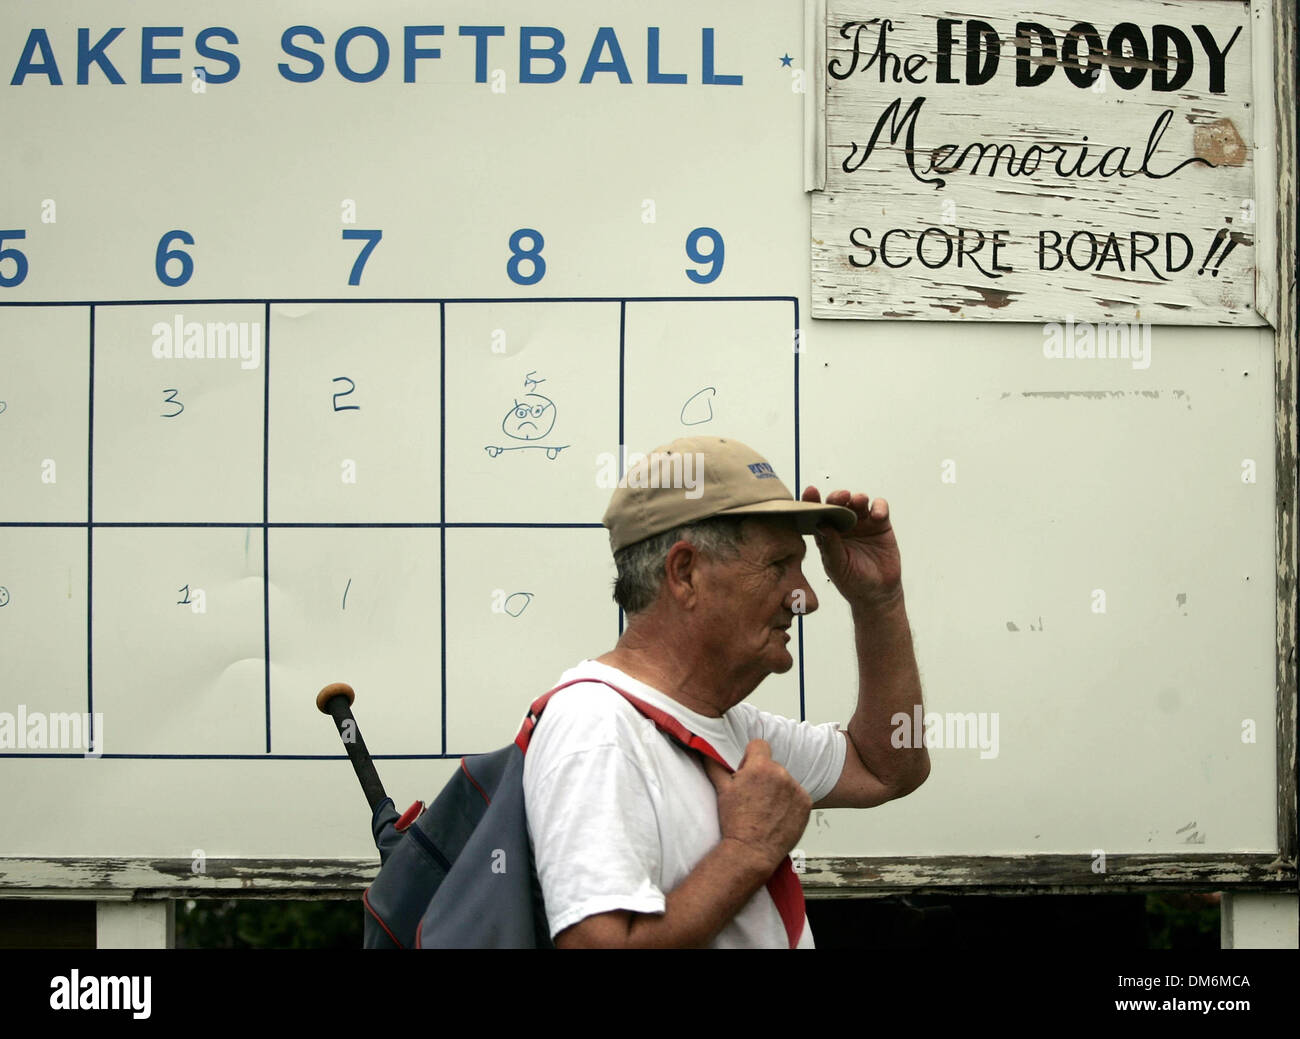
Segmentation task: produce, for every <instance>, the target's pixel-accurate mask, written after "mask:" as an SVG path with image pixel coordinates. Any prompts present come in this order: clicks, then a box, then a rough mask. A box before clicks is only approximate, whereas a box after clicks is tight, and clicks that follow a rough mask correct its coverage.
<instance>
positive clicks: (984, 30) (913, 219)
mask: <svg viewBox="0 0 1300 1039" xmlns="http://www.w3.org/2000/svg"><path fill="white" fill-rule="evenodd" d="M1250 35H1251V33H1250V22H1249V8H1248V5H1246V4H1244V3H1236V2H1220V0H1211V2H1204V0H1201V2H1191V0H1183V2H1172V3H1143V4H1133V3H1118V2H1115V0H1099V2H1097V3H1093V4H1089V5H1087V7H1086V8H1084V7H1079V8H1070V7H1053V8H1051V9H1050V10H1041V9H1040V10H1026V9H1024V8H1022V7H1017V6H1014V5H1009V4H1004V3H998V2H997V0H994V2H993V3H990V4H988V5H987V6H986V7H982V8H981V7H977V8H975V9H973V10H968V9H962V11H950V10H949V9H947V8H941V7H939V6H938V5H934V4H927V5H920V6H918V5H916V4H914V3H899V2H894V0H885V2H878V3H866V2H865V0H853V2H844V0H832V2H831V4H830V7H829V10H828V14H827V19H826V36H825V39H826V50H825V53H824V54H823V55H822V57H823V60H824V64H823V66H822V71H823V72H824V81H825V91H824V97H825V113H824V115H825V144H826V177H825V190H823V191H820V192H817V193H815V194H814V196H813V206H812V239H813V244H812V297H813V298H812V311H813V316H814V317H826V318H913V319H918V320H946V319H951V318H970V319H983V320H997V321H1039V320H1042V321H1061V320H1064V319H1066V318H1070V319H1073V320H1077V321H1083V320H1087V321H1097V320H1102V321H1125V322H1143V323H1154V324H1259V323H1261V319H1260V317H1259V316H1258V314H1257V313H1256V310H1255V267H1256V258H1255V236H1256V230H1255V219H1256V212H1255V210H1256V203H1255V199H1256V194H1257V189H1256V186H1255V179H1254V178H1255V170H1254V165H1253V161H1252V159H1253V155H1254V149H1255V127H1254V119H1253V112H1254V108H1253V107H1252V104H1251V97H1252V86H1251V38H1250Z"/></svg>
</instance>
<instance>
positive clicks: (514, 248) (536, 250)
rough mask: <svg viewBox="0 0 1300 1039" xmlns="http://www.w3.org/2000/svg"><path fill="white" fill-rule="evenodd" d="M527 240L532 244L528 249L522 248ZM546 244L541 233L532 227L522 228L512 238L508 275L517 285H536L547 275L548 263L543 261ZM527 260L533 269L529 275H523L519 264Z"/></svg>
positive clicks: (507, 264)
mask: <svg viewBox="0 0 1300 1039" xmlns="http://www.w3.org/2000/svg"><path fill="white" fill-rule="evenodd" d="M525 238H527V239H528V240H529V242H530V243H531V244H530V245H529V246H528V248H527V249H525V248H523V247H522V243H523V240H524V239H525ZM545 244H546V241H545V239H543V238H542V234H541V232H540V231H534V230H533V229H532V228H531V227H521V228H520V229H519V230H518V231H516V232H515V233H514V234H512V235H511V236H510V259H509V261H508V262H507V263H506V273H507V274H508V275H510V280H511V281H513V282H514V283H515V284H516V285H536V284H537V283H538V282H539V281H541V280H542V275H544V274H545V273H546V261H545V260H543V259H542V246H544V245H545ZM523 260H527V261H528V263H529V266H530V268H531V272H530V273H529V274H521V273H520V271H519V264H520V262H521V261H523Z"/></svg>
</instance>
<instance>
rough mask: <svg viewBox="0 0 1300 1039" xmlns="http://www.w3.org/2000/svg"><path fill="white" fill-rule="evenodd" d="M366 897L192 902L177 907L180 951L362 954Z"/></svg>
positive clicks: (197, 900)
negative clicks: (344, 951) (352, 951)
mask: <svg viewBox="0 0 1300 1039" xmlns="http://www.w3.org/2000/svg"><path fill="white" fill-rule="evenodd" d="M364 911H365V910H364V909H362V907H361V898H360V896H357V897H356V898H349V899H329V900H326V901H320V902H293V901H286V900H282V899H242V900H235V899H223V900H216V899H192V900H190V901H187V902H177V903H176V947H177V948H185V949H360V948H361V928H362V917H361V914H362V913H363V912H364Z"/></svg>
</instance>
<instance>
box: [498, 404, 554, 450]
mask: <svg viewBox="0 0 1300 1039" xmlns="http://www.w3.org/2000/svg"><path fill="white" fill-rule="evenodd" d="M554 426H555V403H554V402H553V401H552V400H551V399H550V398H548V397H543V396H542V395H541V394H540V393H525V394H524V396H523V399H522V400H518V399H517V400H516V401H515V404H514V407H512V408H511V409H510V410H509V411H507V412H506V417H505V419H504V420H503V421H502V423H501V431H502V432H503V433H505V435H506V436H508V437H510V438H512V439H514V440H541V439H542V437H544V436H546V434H547V433H549V432H550V431H551V430H552V429H553V428H554Z"/></svg>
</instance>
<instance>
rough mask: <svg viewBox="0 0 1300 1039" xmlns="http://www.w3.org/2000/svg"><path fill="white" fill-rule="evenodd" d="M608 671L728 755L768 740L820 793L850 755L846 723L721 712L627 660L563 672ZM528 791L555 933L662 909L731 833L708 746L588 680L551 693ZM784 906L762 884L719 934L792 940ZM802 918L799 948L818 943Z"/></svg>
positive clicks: (532, 834)
mask: <svg viewBox="0 0 1300 1039" xmlns="http://www.w3.org/2000/svg"><path fill="white" fill-rule="evenodd" d="M574 678H602V679H605V680H607V681H609V682H612V683H613V684H614V685H616V686H618V687H619V688H620V689H624V690H626V691H627V692H629V693H631V694H632V695H633V696H635V697H637V698H638V699H640V700H644V701H645V702H646V703H648V704H651V705H652V706H655V707H659V708H662V709H663V710H664V711H665V712H667V713H668V714H670V715H672V716H673V717H675V718H677V719H678V720H679V721H680V722H681V723H682V724H683V725H685V726H686V727H687V728H688V729H690V730H691V731H692V732H694V733H696V734H697V735H699V736H701V737H702V738H704V739H705V740H707V741H708V742H709V743H710V744H711V745H712V746H713V748H714V749H715V750H717V752H718V753H719V754H720V755H721V756H722V757H723V758H724V759H725V760H726V761H727V763H728V764H729V765H731V767H732V768H735V767H736V766H737V765H739V764H740V761H741V758H742V757H743V756H744V753H745V747H746V745H747V744H748V743H749V741H750V740H754V739H761V740H766V741H767V742H768V743H770V744H771V746H772V759H773V760H774V761H776V762H778V763H780V764H781V765H783V766H784V767H785V768H786V770H787V771H789V773H790V774H791V776H793V777H794V779H795V780H797V781H798V782H799V783H800V784H801V785H802V786H803V788H804V789H805V790H807V791H808V795H809V797H811V798H812V799H813V801H814V802H816V801H819V800H820V799H821V798H823V797H825V796H826V794H828V793H829V792H830V791H831V789H832V788H833V787H834V786H835V784H836V782H838V780H839V777H840V773H841V771H842V770H843V768H844V751H845V743H844V734H843V733H842V732H840V731H839V727H838V726H837V725H836V724H834V723H828V724H825V725H810V724H808V723H807V722H796V721H794V720H792V719H790V718H783V717H781V716H779V715H774V714H768V713H766V712H765V711H760V710H758V708H756V707H752V706H751V705H749V704H746V703H740V704H737V705H736V706H735V707H733V708H732V709H731V710H729V711H727V713H726V714H724V715H723V716H722V717H721V718H709V717H706V716H705V715H702V714H696V713H695V712H694V711H692V710H689V709H688V708H686V707H684V706H682V705H681V704H679V703H678V702H677V701H676V700H673V699H671V698H670V697H668V696H665V695H664V694H663V693H661V692H659V691H658V690H657V689H653V688H651V687H650V686H648V685H645V684H644V683H642V682H638V681H637V680H636V679H635V678H632V677H630V676H629V675H626V674H624V673H623V672H622V671H619V670H618V669H617V668H613V667H609V666H608V665H606V664H601V663H598V662H597V661H594V660H584V661H583V662H582V663H581V664H579V665H578V666H577V667H574V668H571V669H570V670H568V671H566V672H565V673H564V674H563V675H561V676H560V680H559V682H557V683H556V685H559V684H560V682H567V681H569V680H570V679H574ZM524 803H525V806H526V809H527V814H528V835H529V838H530V839H531V841H532V844H533V854H534V858H535V860H536V863H537V873H538V877H539V878H540V880H541V885H542V896H543V898H544V900H545V902H546V913H547V917H548V919H549V923H550V928H551V936H552V937H554V936H555V935H557V934H559V933H560V932H561V931H563V930H564V929H565V928H567V927H571V926H572V925H573V924H576V923H577V922H578V921H579V920H582V919H584V918H585V917H588V916H592V915H595V914H597V913H608V912H611V911H613V910H617V909H624V910H631V911H632V912H637V913H662V912H663V911H664V904H665V900H664V896H665V893H666V892H669V891H671V890H673V888H675V887H676V886H677V885H678V884H680V883H681V882H682V881H683V880H684V879H685V878H686V876H687V874H688V873H690V872H691V870H692V869H693V868H694V867H695V865H696V864H697V863H698V862H699V861H700V859H702V858H703V857H704V856H705V855H707V854H708V853H709V852H710V851H711V850H712V849H713V848H714V846H715V845H716V844H717V843H718V842H719V841H720V840H721V839H722V833H721V831H720V829H719V826H718V799H717V793H716V791H715V790H714V788H713V783H712V782H711V781H710V780H709V777H708V774H707V773H706V772H705V770H704V765H703V763H702V761H701V758H700V755H699V754H697V753H695V752H693V751H688V750H686V749H685V748H683V747H681V746H680V745H679V744H678V743H677V742H676V741H675V740H672V739H670V738H669V737H668V736H666V735H664V734H663V733H661V732H660V731H659V730H658V729H657V728H656V727H655V724H654V722H652V721H650V719H648V718H646V717H644V716H642V715H641V714H640V713H638V712H637V710H636V708H635V707H633V706H632V705H631V704H629V703H628V702H627V701H626V700H624V699H623V697H621V696H619V695H618V693H616V692H615V691H614V690H612V689H610V688H609V687H608V686H606V685H602V684H600V683H599V682H583V683H581V684H579V685H573V686H569V687H568V688H567V689H562V690H560V692H558V693H556V694H555V695H554V696H553V697H551V699H550V702H549V703H548V704H547V705H546V709H545V711H544V712H543V713H542V718H541V721H540V722H539V723H538V725H537V729H536V730H535V731H534V733H533V736H532V741H531V743H530V744H529V746H528V753H527V754H526V756H525V758H524ZM788 946H789V939H788V937H787V935H786V931H785V925H784V924H783V923H782V922H781V914H780V913H779V912H778V910H777V908H776V903H775V902H773V901H772V896H771V895H770V894H768V891H767V889H766V888H765V887H764V888H760V889H759V890H758V892H757V893H756V894H755V895H754V897H753V898H751V899H750V900H749V901H748V902H747V903H746V904H745V906H744V907H743V908H742V909H741V910H740V912H739V913H737V914H736V916H735V917H734V918H733V919H732V921H731V923H729V924H728V925H727V926H726V927H724V928H723V929H722V931H721V932H720V933H719V934H718V936H717V937H716V938H715V939H714V941H713V942H712V947H713V948H781V949H784V948H787V947H788ZM812 946H813V940H812V930H811V928H809V926H808V921H807V918H806V917H805V918H804V928H803V934H802V936H801V937H800V940H799V948H812Z"/></svg>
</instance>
